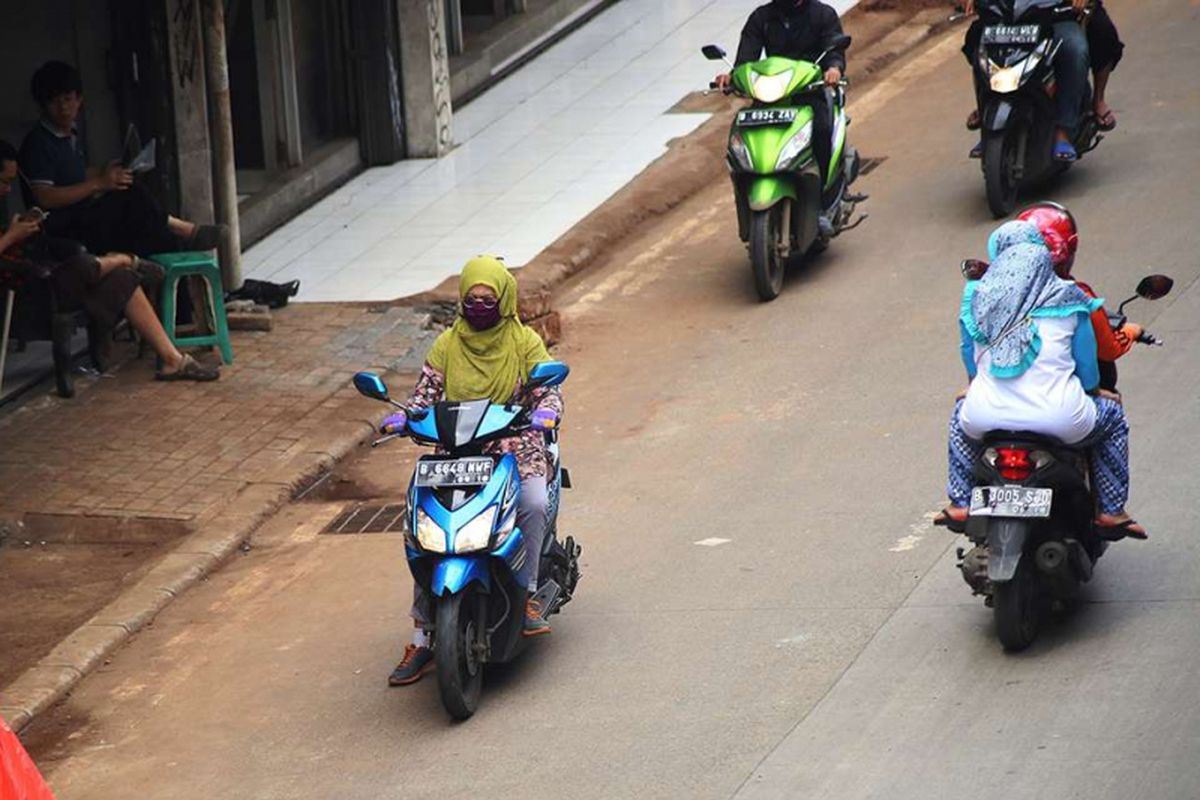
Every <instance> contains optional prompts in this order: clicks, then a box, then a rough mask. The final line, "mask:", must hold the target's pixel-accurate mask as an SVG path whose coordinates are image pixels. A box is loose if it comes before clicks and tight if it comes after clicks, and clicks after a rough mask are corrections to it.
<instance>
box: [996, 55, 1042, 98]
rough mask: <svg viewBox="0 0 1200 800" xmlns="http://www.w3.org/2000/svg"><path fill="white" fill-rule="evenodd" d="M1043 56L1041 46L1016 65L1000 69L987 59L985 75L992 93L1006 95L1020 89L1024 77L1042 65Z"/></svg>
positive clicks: (1000, 67)
mask: <svg viewBox="0 0 1200 800" xmlns="http://www.w3.org/2000/svg"><path fill="white" fill-rule="evenodd" d="M1044 55H1045V45H1044V44H1043V45H1040V46H1039V47H1038V49H1036V50H1034V51H1033V52H1032V53H1030V54H1029V55H1027V56H1026V57H1025V58H1023V59H1021V60H1020V61H1018V62H1017V63H1016V64H1011V65H1009V66H1007V67H1002V66H1000V65H999V64H997V63H996V62H995V61H992V60H990V59H989V60H988V62H987V75H988V81H989V83H990V84H991V87H992V91H993V92H996V93H998V94H1008V93H1009V92H1015V91H1016V90H1017V89H1019V88H1021V84H1022V83H1023V82H1024V80H1025V76H1026V75H1030V74H1032V73H1033V71H1034V70H1035V69H1037V67H1038V65H1039V64H1041V63H1042V57H1043V56H1044Z"/></svg>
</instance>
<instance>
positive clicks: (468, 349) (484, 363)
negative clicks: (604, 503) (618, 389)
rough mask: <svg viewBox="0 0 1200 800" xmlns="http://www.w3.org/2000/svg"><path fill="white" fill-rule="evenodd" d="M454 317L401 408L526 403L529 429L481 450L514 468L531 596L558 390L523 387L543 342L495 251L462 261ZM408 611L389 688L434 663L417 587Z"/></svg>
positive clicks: (533, 607) (394, 425)
mask: <svg viewBox="0 0 1200 800" xmlns="http://www.w3.org/2000/svg"><path fill="white" fill-rule="evenodd" d="M458 297H459V316H458V318H457V319H456V320H455V321H454V324H453V325H452V326H450V328H448V329H447V330H445V331H444V332H442V334H441V335H440V336H438V338H437V340H436V341H434V343H433V347H432V348H431V349H430V351H429V356H428V357H427V358H426V360H425V366H424V367H423V368H422V370H421V377H420V378H419V379H418V380H417V386H416V388H415V389H414V390H413V394H412V397H410V398H409V401H408V403H407V404H406V405H407V407H408V408H409V409H410V410H411V409H419V408H428V407H429V406H432V405H434V404H435V403H439V402H441V401H443V400H449V401H452V402H453V401H458V400H483V399H490V400H492V401H493V402H496V403H510V402H511V403H520V404H522V405H525V406H528V407H530V408H532V409H533V416H532V419H533V427H532V428H530V429H529V430H527V431H525V432H524V433H522V434H520V435H519V436H514V437H512V438H510V439H501V440H499V441H496V442H492V443H490V444H489V445H488V446H487V447H486V448H485V452H487V453H492V454H501V453H512V454H513V456H515V457H516V459H517V467H518V469H519V471H520V474H521V499H520V501H519V504H518V506H517V525H518V526H519V527H520V528H521V532H522V533H523V534H524V535H525V548H526V555H527V558H526V559H525V565H526V566H525V569H524V571H525V573H526V575H525V576H524V577H525V579H526V585H527V586H528V588H529V594H530V596H531V598H532V595H533V593H534V592H536V591H537V577H538V576H537V564H538V562H539V560H540V559H541V551H542V540H543V538H544V537H545V533H546V504H547V495H546V479H547V475H548V473H549V461H548V459H547V455H546V444H545V441H546V440H545V436H544V433H543V432H544V431H546V430H552V429H553V428H554V427H556V426H557V425H558V420H559V418H560V417H561V416H562V411H563V405H562V396H561V395H560V394H559V392H558V389H557V388H538V389H533V390H528V391H527V390H526V388H525V384H526V383H527V382H528V380H529V371H530V370H531V369H532V368H533V367H534V365H536V364H539V363H541V362H543V361H549V360H550V354H549V353H548V352H547V351H546V345H545V343H544V342H543V341H542V339H541V337H540V336H538V335H537V333H536V332H534V331H533V330H532V329H530V328H527V327H526V326H525V325H523V324H522V323H521V320H520V319H519V318H518V316H517V282H516V280H515V279H514V278H513V276H512V273H510V272H509V271H508V269H507V268H506V267H505V266H504V264H503V263H502V262H501V261H500V260H499V259H498V258H496V257H495V256H478V257H476V258H473V259H471V260H470V261H468V262H467V265H466V266H465V267H464V268H463V271H462V276H461V277H460V278H459V282H458ZM405 422H406V420H405V418H404V415H403V414H396V415H393V416H392V417H389V418H388V419H387V420H386V421H385V422H384V428H385V429H394V430H402V429H403V428H404V425H405ZM540 611H541V609H539V608H538V607H537V603H536V601H534V600H532V599H530V601H529V603H528V604H527V605H526V609H525V630H524V634H525V635H526V636H537V635H540V634H544V633H549V632H550V624H549V623H548V622H546V621H545V620H543V619H542V618H541V614H540ZM412 617H413V620H414V621H415V623H416V630H415V632H414V634H413V640H412V643H411V644H409V645H408V647H407V648H405V650H404V657H403V658H402V659H401V661H400V664H399V665H398V666H397V667H396V669H395V670H394V671H393V672H392V674H391V677H389V678H388V683H389V684H390V685H392V686H405V685H408V684H411V683H416V682H417V681H418V680H420V679H421V676H422V675H424V674H425V673H426V672H427V671H429V670H430V669H432V668H433V652H432V650H431V649H430V647H429V638H428V635H427V634H426V633H425V627H426V626H427V625H428V624H429V623H430V615H429V598H428V596H426V595H425V593H424V592H423V591H422V590H421V589H420V588H419V587H417V589H416V597H415V600H414V602H413V608H412Z"/></svg>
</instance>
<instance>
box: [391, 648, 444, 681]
mask: <svg viewBox="0 0 1200 800" xmlns="http://www.w3.org/2000/svg"><path fill="white" fill-rule="evenodd" d="M433 668H434V663H433V651H432V650H430V649H429V648H428V647H419V646H417V645H415V644H410V645H409V646H408V647H406V648H404V657H403V658H401V659H400V663H399V664H397V665H396V668H395V669H394V670H392V674H391V675H389V676H388V686H408V685H409V684H410V683H416V682H417V681H419V680H421V678H422V676H424V675H425V673H426V672H429V671H430V670H431V669H433Z"/></svg>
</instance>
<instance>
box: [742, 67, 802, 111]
mask: <svg viewBox="0 0 1200 800" xmlns="http://www.w3.org/2000/svg"><path fill="white" fill-rule="evenodd" d="M794 74H795V70H791V69H789V70H785V71H784V72H781V73H779V74H778V75H760V74H758V73H757V72H751V73H750V86H751V89H752V92H751V93H752V94H753V95H754V99H755V100H758V101H759V102H760V103H777V102H779V101H780V100H782V99H783V97H784V95H786V94H787V90H788V87H789V86H791V85H792V76H793V75H794Z"/></svg>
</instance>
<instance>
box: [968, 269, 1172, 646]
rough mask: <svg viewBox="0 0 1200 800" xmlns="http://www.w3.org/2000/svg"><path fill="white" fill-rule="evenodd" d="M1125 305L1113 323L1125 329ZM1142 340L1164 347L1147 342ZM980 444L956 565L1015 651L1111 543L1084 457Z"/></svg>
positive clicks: (1040, 442) (993, 436) (1040, 441)
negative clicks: (1101, 526) (1102, 531)
mask: <svg viewBox="0 0 1200 800" xmlns="http://www.w3.org/2000/svg"><path fill="white" fill-rule="evenodd" d="M963 270H964V273H965V272H966V271H967V262H964V265H963ZM1173 285H1174V282H1173V281H1172V280H1171V279H1170V278H1168V277H1167V276H1165V275H1151V276H1149V277H1147V278H1145V279H1143V280H1142V282H1141V283H1140V284H1138V287H1137V296H1138V297H1143V298H1145V299H1147V300H1157V299H1159V298H1161V297H1164V296H1166V295H1167V293H1168V292H1170V291H1171V288H1172V286H1173ZM1132 299H1135V298H1130V300H1132ZM1130 300H1126V301H1125V302H1124V303H1122V304H1121V310H1120V311H1119V312H1118V314H1117V315H1114V316H1115V319H1114V320H1113V321H1114V322H1119V324H1122V325H1123V324H1124V323H1125V316H1124V313H1123V312H1124V308H1125V306H1126V304H1128V303H1129V302H1130ZM1138 341H1139V342H1142V343H1144V344H1154V345H1161V344H1162V342H1161V341H1160V340H1159V339H1157V338H1156V337H1154V336H1152V335H1150V334H1148V333H1143V334H1142V336H1140V337H1139V338H1138ZM983 443H984V445H985V449H984V451H983V455H982V457H981V458H980V459H979V461H978V462H977V463H976V464H975V468H974V480H975V488H974V489H973V490H972V492H971V505H970V509H969V510H970V516H969V517H968V519H967V524H966V530H965V532H966V535H967V536H968V537H969V538H970V540H971V542H972V543H973V544H974V545H975V546H974V547H973V548H971V550H969V551H964V550H963V549H962V548H959V551H958V556H959V565H958V566H959V569H960V570H961V571H962V575H963V579H964V580H965V581H966V582H967V585H968V586H970V587H971V590H972V592H973V593H974V594H976V595H983V597H984V598H985V600H984V602H985V603H986V604H987V605H988V606H991V608H992V610H993V613H994V616H995V621H996V635H997V636H998V637H999V639H1000V643H1001V644H1003V645H1004V648H1005V649H1006V650H1009V651H1013V652H1015V651H1020V650H1024V649H1025V648H1027V647H1029V645H1031V644H1033V642H1034V640H1035V639H1036V638H1037V635H1038V631H1039V628H1040V626H1041V616H1042V611H1043V609H1044V608H1045V606H1046V604H1047V601H1049V600H1060V601H1061V600H1066V599H1069V598H1070V597H1071V596H1072V595H1073V594H1074V593H1075V591H1076V590H1077V589H1078V588H1079V586H1081V585H1082V584H1084V583H1087V582H1088V581H1090V580H1091V579H1092V574H1093V571H1094V569H1095V564H1096V562H1097V561H1098V560H1099V558H1100V556H1102V555H1103V554H1104V551H1105V549H1106V548H1107V547H1108V544H1109V543H1108V542H1107V541H1106V540H1104V539H1103V538H1101V537H1100V535H1098V533H1097V531H1096V530H1095V529H1094V527H1093V520H1094V519H1095V514H1096V496H1095V492H1094V491H1093V487H1092V484H1091V470H1090V466H1089V464H1088V459H1087V455H1086V453H1084V452H1082V451H1079V450H1075V449H1072V448H1070V447H1068V446H1066V445H1064V444H1063V443H1062V442H1060V441H1058V440H1056V439H1053V438H1051V437H1047V436H1041V435H1038V434H1033V433H1029V432H1027V431H993V432H991V433H989V434H988V435H987V436H985V437H984V442H983Z"/></svg>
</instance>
